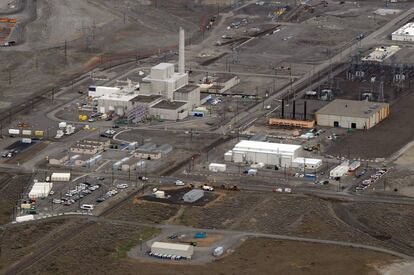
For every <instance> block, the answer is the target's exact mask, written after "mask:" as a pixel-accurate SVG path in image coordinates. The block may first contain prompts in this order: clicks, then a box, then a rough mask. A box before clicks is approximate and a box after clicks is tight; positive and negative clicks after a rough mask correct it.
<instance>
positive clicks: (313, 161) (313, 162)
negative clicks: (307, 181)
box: [293, 157, 322, 166]
mask: <svg viewBox="0 0 414 275" xmlns="http://www.w3.org/2000/svg"><path fill="white" fill-rule="evenodd" d="M293 162H294V163H299V164H303V163H305V165H315V166H317V165H320V164H321V163H322V160H321V159H308V158H302V157H299V158H295V159H294V160H293Z"/></svg>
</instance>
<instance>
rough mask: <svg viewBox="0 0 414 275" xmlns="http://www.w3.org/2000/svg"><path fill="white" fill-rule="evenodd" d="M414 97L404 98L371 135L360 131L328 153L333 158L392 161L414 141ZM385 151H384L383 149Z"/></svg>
mask: <svg viewBox="0 0 414 275" xmlns="http://www.w3.org/2000/svg"><path fill="white" fill-rule="evenodd" d="M413 104H414V94H413V93H410V94H407V95H404V96H402V97H401V98H400V99H399V100H398V102H396V103H395V104H394V105H393V106H392V108H391V110H390V116H389V117H388V118H387V119H385V120H384V121H382V122H381V123H380V124H378V125H376V126H375V127H373V128H371V129H370V130H368V131H356V132H354V133H352V134H350V135H348V136H346V137H345V138H343V139H341V142H337V143H334V144H333V146H332V147H331V148H329V150H328V154H330V155H335V156H339V155H347V152H348V150H349V151H350V154H351V157H362V158H371V159H372V158H383V157H388V156H390V155H392V154H393V153H395V152H396V151H398V150H399V149H401V148H402V147H403V146H404V145H405V144H407V143H408V142H410V141H412V140H413V137H414V121H413V120H412V119H411V115H410V114H411V113H412V105H413ZM379 148H381V149H379Z"/></svg>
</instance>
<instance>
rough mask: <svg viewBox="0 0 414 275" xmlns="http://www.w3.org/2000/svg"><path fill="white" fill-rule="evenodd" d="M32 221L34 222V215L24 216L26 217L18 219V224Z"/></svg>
mask: <svg viewBox="0 0 414 275" xmlns="http://www.w3.org/2000/svg"><path fill="white" fill-rule="evenodd" d="M32 220H34V216H33V215H24V216H19V217H16V222H27V221H32Z"/></svg>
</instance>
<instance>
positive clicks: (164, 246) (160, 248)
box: [151, 242, 194, 259]
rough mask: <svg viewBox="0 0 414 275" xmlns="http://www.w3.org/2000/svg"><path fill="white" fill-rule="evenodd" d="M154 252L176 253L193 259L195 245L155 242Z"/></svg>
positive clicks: (153, 245) (152, 247)
mask: <svg viewBox="0 0 414 275" xmlns="http://www.w3.org/2000/svg"><path fill="white" fill-rule="evenodd" d="M151 252H152V253H153V254H162V255H174V256H181V257H185V258H187V259H191V257H192V256H193V254H194V247H193V246H192V245H187V244H176V243H165V242H154V243H153V244H152V245H151Z"/></svg>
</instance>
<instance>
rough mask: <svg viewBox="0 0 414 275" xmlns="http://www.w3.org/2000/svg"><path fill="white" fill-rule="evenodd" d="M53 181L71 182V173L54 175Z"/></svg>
mask: <svg viewBox="0 0 414 275" xmlns="http://www.w3.org/2000/svg"><path fill="white" fill-rule="evenodd" d="M50 180H51V181H70V173H53V174H52V176H51V177H50Z"/></svg>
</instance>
